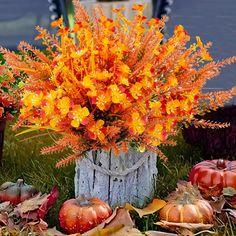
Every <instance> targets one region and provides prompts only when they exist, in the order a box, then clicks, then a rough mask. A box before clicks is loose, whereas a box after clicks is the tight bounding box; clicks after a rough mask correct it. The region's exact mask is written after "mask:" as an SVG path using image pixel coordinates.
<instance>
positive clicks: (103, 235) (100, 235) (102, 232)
mask: <svg viewBox="0 0 236 236" xmlns="http://www.w3.org/2000/svg"><path fill="white" fill-rule="evenodd" d="M123 227H124V225H123V224H119V225H116V226H113V227H108V228H105V229H98V230H97V231H96V232H94V233H92V234H90V235H89V236H109V235H113V234H114V233H116V232H117V231H119V230H120V229H122V228H123Z"/></svg>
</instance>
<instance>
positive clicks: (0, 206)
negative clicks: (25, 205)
mask: <svg viewBox="0 0 236 236" xmlns="http://www.w3.org/2000/svg"><path fill="white" fill-rule="evenodd" d="M12 209H13V206H12V204H11V202H10V201H7V202H2V203H0V212H8V213H9V212H11V211H12Z"/></svg>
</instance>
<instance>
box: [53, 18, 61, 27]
mask: <svg viewBox="0 0 236 236" xmlns="http://www.w3.org/2000/svg"><path fill="white" fill-rule="evenodd" d="M62 24H63V19H62V18H59V19H57V20H55V21H53V22H52V23H51V26H52V28H55V27H58V26H62Z"/></svg>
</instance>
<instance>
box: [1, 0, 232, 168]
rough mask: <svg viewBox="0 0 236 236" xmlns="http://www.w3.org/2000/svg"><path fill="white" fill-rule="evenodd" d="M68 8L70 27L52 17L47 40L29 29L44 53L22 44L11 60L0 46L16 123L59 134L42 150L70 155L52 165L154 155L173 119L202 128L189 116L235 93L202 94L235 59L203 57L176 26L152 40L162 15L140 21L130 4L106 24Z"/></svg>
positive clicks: (200, 47)
mask: <svg viewBox="0 0 236 236" xmlns="http://www.w3.org/2000/svg"><path fill="white" fill-rule="evenodd" d="M74 6H75V24H74V28H73V29H69V28H65V27H64V26H63V21H62V19H59V20H57V21H55V22H53V23H52V27H58V32H57V35H56V36H53V35H49V34H48V32H46V30H45V29H42V28H40V27H37V29H38V31H39V36H38V37H37V39H42V40H43V41H42V42H43V44H44V45H46V47H47V49H46V53H42V52H40V51H38V50H37V49H34V48H32V47H31V46H30V45H28V44H27V43H25V42H22V43H21V44H20V45H19V50H20V52H21V54H20V55H19V56H16V55H15V54H14V53H13V52H9V51H7V50H6V49H1V52H2V53H3V54H5V55H4V56H5V59H6V66H7V67H8V69H9V70H11V71H13V72H15V73H18V74H19V73H21V74H23V75H24V77H25V79H24V83H25V84H24V87H23V95H22V101H21V103H22V108H21V110H20V116H19V120H18V123H17V124H16V126H17V127H18V126H27V125H28V127H29V130H36V129H40V130H42V129H49V130H53V131H55V132H58V133H60V134H61V135H62V138H61V139H59V140H57V141H56V143H55V144H54V145H53V146H51V147H48V148H44V149H43V150H42V153H51V152H57V151H61V150H64V149H65V148H66V147H68V146H69V147H71V148H72V150H73V151H74V153H73V154H72V155H70V156H68V157H67V158H65V159H63V160H60V161H59V162H58V163H57V166H58V167H59V166H62V165H64V164H67V163H69V162H71V161H74V160H76V159H77V158H79V157H80V156H82V155H83V154H85V153H86V152H87V151H89V150H98V149H103V150H105V151H109V150H112V151H113V152H114V153H115V154H117V155H118V154H119V153H120V152H125V151H127V150H128V147H129V144H130V142H132V143H134V144H135V145H136V147H137V148H138V149H139V150H140V151H142V150H145V149H148V150H151V151H155V152H157V154H158V155H161V152H160V150H159V149H158V145H160V144H173V143H174V141H171V139H170V137H171V136H172V135H175V134H176V132H177V124H178V123H179V122H195V124H196V125H198V124H199V125H201V124H202V125H207V122H203V121H197V120H194V115H195V114H200V113H202V112H206V111H208V110H209V109H216V108H217V107H218V106H222V105H223V104H224V103H225V102H226V101H227V100H229V99H230V98H231V97H232V96H234V95H235V94H236V87H234V88H232V89H231V90H230V91H222V92H215V93H214V92H209V93H202V88H203V86H204V84H205V82H206V81H207V80H209V79H211V78H213V77H215V76H216V75H218V74H219V69H220V68H221V67H223V66H225V65H226V64H230V63H232V62H234V61H236V57H232V58H229V59H226V60H224V61H222V62H214V61H212V58H211V56H210V54H209V52H208V51H207V49H208V48H209V47H210V43H208V44H206V45H204V44H203V43H202V42H201V40H200V38H199V37H197V38H196V43H194V44H192V45H190V46H189V47H187V43H188V42H189V40H190V37H189V35H188V34H187V32H186V31H185V29H184V28H183V26H181V25H179V26H176V28H175V30H174V34H173V36H172V37H171V38H169V39H168V41H167V42H165V43H162V40H163V34H162V30H163V28H164V25H165V19H162V20H160V19H151V20H148V19H147V18H146V17H145V16H143V10H144V6H143V5H140V4H139V5H138V4H134V6H133V10H134V11H136V12H137V14H136V16H135V17H134V19H133V20H132V21H130V20H128V19H126V18H125V17H124V16H123V14H122V11H123V10H124V9H114V10H113V11H114V12H116V13H117V18H116V20H114V21H113V20H111V19H109V18H107V17H106V16H105V15H104V14H103V13H102V9H97V10H96V11H94V15H93V18H91V17H90V16H88V15H87V13H86V11H85V10H84V8H83V7H82V6H81V4H80V3H79V1H74ZM22 55H23V57H24V60H22ZM16 58H17V59H16ZM208 61H210V62H208ZM205 62H206V63H205ZM219 95H220V96H219ZM209 125H211V126H215V127H217V126H218V127H221V126H223V125H220V124H216V125H214V124H211V123H209Z"/></svg>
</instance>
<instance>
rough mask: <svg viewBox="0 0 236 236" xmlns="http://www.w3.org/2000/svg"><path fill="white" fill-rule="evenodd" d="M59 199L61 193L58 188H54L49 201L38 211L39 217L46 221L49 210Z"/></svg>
mask: <svg viewBox="0 0 236 236" xmlns="http://www.w3.org/2000/svg"><path fill="white" fill-rule="evenodd" d="M58 197H59V191H58V187H57V186H53V188H52V190H51V192H50V193H49V194H48V195H47V199H46V200H45V201H44V202H43V203H42V204H41V206H40V207H39V209H38V217H39V218H40V219H44V217H45V216H46V214H47V212H48V210H49V209H50V208H51V207H52V206H53V205H54V204H55V203H56V201H57V199H58Z"/></svg>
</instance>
